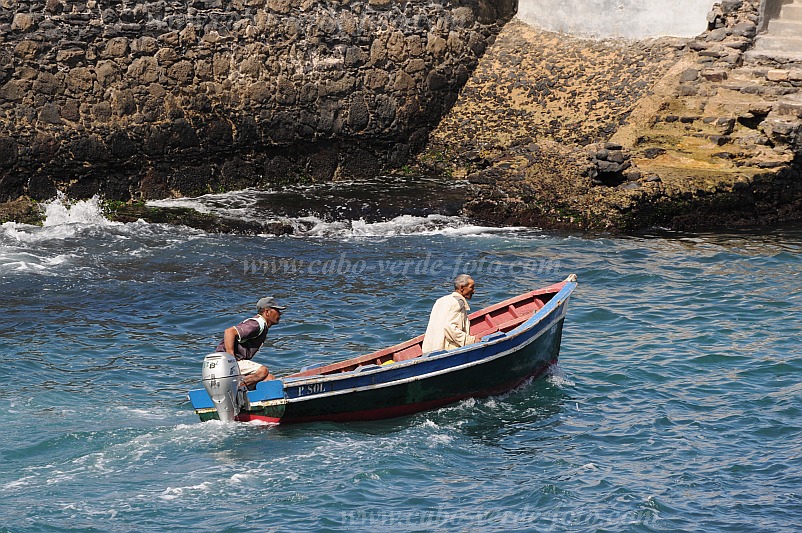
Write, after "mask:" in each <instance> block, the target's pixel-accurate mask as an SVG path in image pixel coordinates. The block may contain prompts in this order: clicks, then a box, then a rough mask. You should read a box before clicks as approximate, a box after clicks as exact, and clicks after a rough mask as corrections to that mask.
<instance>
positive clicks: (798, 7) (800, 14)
mask: <svg viewBox="0 0 802 533" xmlns="http://www.w3.org/2000/svg"><path fill="white" fill-rule="evenodd" d="M780 20H790V21H797V22H798V21H802V2H800V3H798V4H786V5H785V6H783V10H782V11H781V12H780Z"/></svg>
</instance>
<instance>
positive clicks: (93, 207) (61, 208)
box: [43, 193, 113, 227]
mask: <svg viewBox="0 0 802 533" xmlns="http://www.w3.org/2000/svg"><path fill="white" fill-rule="evenodd" d="M43 207H44V209H45V221H44V224H43V226H44V227H52V226H63V225H69V224H84V225H99V226H108V225H111V224H113V223H112V222H110V221H109V220H108V219H106V217H104V216H103V210H102V209H101V207H100V198H99V197H98V196H97V195H95V196H93V197H92V198H90V199H89V200H79V201H77V202H70V201H69V200H68V199H67V198H66V196H64V195H63V194H61V193H59V195H58V196H57V197H56V198H55V199H54V200H52V201H50V202H47V203H45V204H43Z"/></svg>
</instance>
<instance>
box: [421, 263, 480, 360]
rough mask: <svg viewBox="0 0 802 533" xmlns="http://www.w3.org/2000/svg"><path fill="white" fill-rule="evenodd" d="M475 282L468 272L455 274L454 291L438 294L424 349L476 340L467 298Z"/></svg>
mask: <svg viewBox="0 0 802 533" xmlns="http://www.w3.org/2000/svg"><path fill="white" fill-rule="evenodd" d="M475 288H476V284H475V283H474V281H473V278H471V277H470V276H469V275H468V274H460V275H459V276H457V277H456V278H454V292H452V293H451V294H447V295H446V296H443V297H442V298H439V299H438V300H437V301H436V302H435V303H434V307H432V313H431V315H430V316H429V325H428V327H427V328H426V335H425V336H424V338H423V353H428V352H433V351H435V350H449V349H451V348H459V347H460V346H465V345H468V344H471V343H473V342H476V338H475V337H474V336H473V335H471V334H470V327H471V325H470V322H469V321H468V312H469V311H470V310H471V306H470V305H468V300H470V299H471V297H472V296H473V293H474V291H475Z"/></svg>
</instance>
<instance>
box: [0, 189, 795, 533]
mask: <svg viewBox="0 0 802 533" xmlns="http://www.w3.org/2000/svg"><path fill="white" fill-rule="evenodd" d="M254 194H255V193H254V192H253V191H251V192H247V191H246V192H243V193H239V195H237V194H234V195H224V196H219V197H209V198H205V199H200V200H198V199H195V200H186V201H185V203H186V204H194V205H197V206H198V207H199V208H206V209H212V210H213V209H227V210H229V214H231V213H232V211H231V210H232V209H237V206H238V205H239V206H245V205H250V204H251V203H252V200H253V195H254ZM249 195H250V196H249ZM283 201H284V200H282V202H283ZM47 209H48V211H47V214H48V216H47V222H46V224H45V225H44V226H43V227H32V226H24V225H18V224H14V223H7V224H4V225H2V226H0V295H1V296H2V298H0V346H2V350H1V351H0V354H2V356H3V359H4V361H3V365H2V366H3V368H4V369H5V372H4V376H5V380H4V383H3V386H2V387H1V388H0V421H2V432H0V531H11V532H28V531H31V532H33V531H115V532H116V531H162V530H166V529H172V528H178V529H187V530H195V531H301V530H304V531H350V530H370V531H398V530H402V531H482V532H484V531H694V532H719V531H722V532H723V531H727V532H735V531H765V532H778V531H789V532H790V531H799V528H800V527H802V526H800V523H801V522H800V517H802V452H801V451H800V449H802V447H801V446H800V444H802V383H800V376H802V355H800V332H801V331H802V314H801V313H800V305H802V276H800V272H802V254H800V252H801V251H802V250H800V248H801V247H802V228H800V227H784V228H774V229H761V230H755V231H740V232H719V233H709V234H708V233H706V234H676V233H668V232H654V234H652V235H643V236H640V237H611V236H605V235H586V234H578V233H555V232H544V231H539V230H535V229H523V228H501V229H499V228H483V227H478V226H475V225H472V224H471V223H470V222H468V221H465V220H462V219H459V218H457V217H454V216H452V215H450V214H448V213H445V212H442V211H439V212H438V210H437V209H433V210H432V211H431V212H419V213H399V214H397V216H393V215H392V214H389V215H388V216H387V217H386V218H384V219H383V218H382V217H381V216H376V217H372V218H370V217H366V218H362V217H360V218H348V217H347V216H346V217H344V218H343V217H339V218H338V217H336V216H330V217H328V218H327V217H322V218H321V217H319V216H318V215H317V214H315V213H312V212H309V213H301V214H299V216H298V217H297V222H298V226H297V227H298V230H297V232H296V234H295V235H291V236H282V237H274V236H269V235H262V236H236V235H216V234H206V233H203V232H201V231H197V230H191V229H187V228H183V227H174V226H165V225H155V224H147V223H145V222H137V223H131V224H115V223H110V222H107V221H106V220H105V219H103V217H102V216H100V214H99V209H98V205H97V202H96V201H85V202H78V203H75V204H73V205H72V206H71V207H70V208H68V206H67V202H65V201H64V200H56V201H54V202H52V203H50V204H49V205H48V206H47ZM355 212H356V214H357V215H356V216H358V215H359V211H358V209H357V211H353V210H351V211H349V213H348V214H347V215H348V216H351V217H354V216H355V215H354V213H355ZM241 215H242V216H258V213H255V214H254V213H250V214H248V213H241ZM282 216H291V215H288V214H287V213H284V214H282ZM464 271H465V272H469V273H471V274H472V275H473V276H474V278H475V279H476V282H477V292H476V295H475V296H474V299H473V301H472V306H473V307H474V308H475V309H478V308H480V307H483V306H485V305H489V304H492V303H494V302H496V301H498V300H500V299H503V298H507V297H510V296H513V295H516V294H519V293H521V292H524V291H526V290H529V289H532V288H536V287H539V286H544V285H548V284H551V283H554V282H557V281H560V280H562V279H564V278H565V277H566V276H567V275H569V274H571V273H575V274H577V276H578V278H579V288H578V289H577V291H576V292H575V293H574V297H573V298H572V300H571V303H570V307H569V311H568V317H567V319H566V324H565V328H564V337H563V343H562V351H561V354H560V362H559V364H558V365H556V366H554V367H553V368H552V369H551V371H550V372H549V374H548V376H546V377H544V378H540V379H537V380H535V381H532V382H530V383H528V384H526V385H524V386H522V387H520V388H518V389H517V390H515V391H512V392H510V393H507V394H505V395H502V396H497V397H492V398H487V399H481V400H468V401H463V402H460V403H458V404H455V405H452V406H448V407H445V408H442V409H439V410H435V411H430V412H426V413H420V414H417V415H414V416H409V417H404V418H398V419H392V420H386V421H380V422H369V423H368V422H365V423H349V424H335V423H315V424H306V425H297V426H268V425H253V424H229V425H225V424H221V423H219V422H207V423H200V422H199V421H198V419H197V417H196V415H195V414H194V412H193V410H192V409H191V407H190V405H189V403H188V401H187V399H186V391H187V390H188V389H190V388H196V387H198V386H200V383H199V380H200V371H201V366H200V364H201V360H202V358H203V356H204V355H205V354H206V353H207V352H209V351H211V350H213V348H214V346H215V345H216V343H217V342H218V340H219V339H220V338H221V334H222V331H223V329H225V328H226V327H228V326H230V325H233V324H235V323H237V322H238V321H239V320H241V319H242V318H245V317H247V316H250V315H251V314H252V313H253V311H254V309H253V307H254V303H255V302H256V300H257V299H258V298H259V297H261V296H264V295H268V294H269V295H273V296H276V297H277V298H278V299H280V300H281V301H282V302H284V303H286V305H287V306H288V307H289V308H288V310H287V312H286V313H285V314H284V316H283V317H282V321H281V323H280V324H279V325H277V326H275V327H274V328H273V329H271V330H270V335H269V337H268V343H267V344H266V346H265V347H264V348H263V350H262V352H260V354H259V355H258V356H257V360H259V361H262V362H264V363H266V364H268V365H269V366H270V368H271V370H272V371H273V372H274V373H277V374H279V375H281V374H285V373H289V372H292V371H295V370H297V369H299V368H300V367H302V366H304V365H307V364H311V363H315V362H324V361H336V360H338V359H342V358H345V357H350V356H354V355H358V354H361V353H365V352H368V351H372V350H375V349H378V348H380V347H383V346H386V345H390V344H393V343H396V342H399V341H402V340H405V339H406V338H409V337H411V336H413V335H417V334H419V333H421V332H422V331H423V329H424V328H425V324H426V320H427V317H428V312H429V309H430V307H431V304H432V302H433V301H434V299H435V298H437V297H438V296H440V295H441V294H444V293H445V292H447V291H448V290H449V282H450V280H451V279H452V278H453V275H454V274H455V273H460V272H464Z"/></svg>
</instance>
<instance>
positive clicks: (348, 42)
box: [0, 0, 515, 201]
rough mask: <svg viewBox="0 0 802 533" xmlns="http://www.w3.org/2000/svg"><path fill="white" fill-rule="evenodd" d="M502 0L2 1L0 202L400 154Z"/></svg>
mask: <svg viewBox="0 0 802 533" xmlns="http://www.w3.org/2000/svg"><path fill="white" fill-rule="evenodd" d="M514 11H515V2H514V0H495V1H494V0H460V1H457V2H447V1H446V0H434V1H429V0H427V1H410V2H403V3H402V2H398V1H395V0H328V1H318V0H231V1H229V2H223V1H222V0H194V1H188V2H179V1H167V0H153V1H144V2H138V3H131V2H126V1H124V0H122V1H121V0H106V1H100V0H0V201H5V200H10V199H14V198H17V197H19V196H21V195H29V196H31V197H33V198H35V199H45V198H49V197H52V196H53V195H54V194H55V192H56V190H57V189H58V190H63V191H65V192H67V194H69V195H70V196H72V197H76V198H80V197H87V196H91V195H92V194H95V193H98V192H99V193H101V194H103V195H105V196H106V197H107V198H110V199H120V200H128V199H130V198H134V199H147V198H159V197H165V196H169V195H197V194H201V193H205V192H210V191H216V190H225V189H231V188H242V187H248V186H258V185H265V184H273V183H276V182H282V181H291V182H297V181H299V180H310V181H315V180H328V179H332V178H336V177H338V176H360V175H364V174H372V173H375V172H377V171H379V170H380V169H382V168H385V167H388V166H390V167H392V166H400V165H402V164H404V162H405V161H406V160H407V157H408V156H409V154H411V153H412V152H414V151H417V150H419V149H420V148H421V147H422V146H423V145H424V144H425V142H426V137H427V134H428V131H429V130H430V129H431V128H432V127H433V126H434V125H435V124H436V123H437V122H438V121H439V119H440V118H441V116H442V115H443V114H444V113H445V112H446V111H447V110H448V109H449V108H450V107H451V106H452V105H453V103H454V102H455V101H456V98H457V95H458V92H459V90H460V88H461V87H462V86H463V84H464V83H465V82H466V81H467V79H468V78H469V76H470V74H471V72H472V70H473V69H474V68H475V66H476V64H477V62H478V58H479V57H480V56H481V55H482V54H483V52H484V51H485V49H486V48H487V47H488V45H489V44H490V43H492V41H493V39H494V37H495V35H496V34H497V32H498V31H499V29H500V27H501V26H503V24H504V22H506V21H507V20H508V19H509V18H510V17H511V16H512V15H513V13H514Z"/></svg>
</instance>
